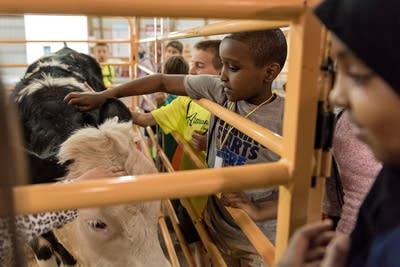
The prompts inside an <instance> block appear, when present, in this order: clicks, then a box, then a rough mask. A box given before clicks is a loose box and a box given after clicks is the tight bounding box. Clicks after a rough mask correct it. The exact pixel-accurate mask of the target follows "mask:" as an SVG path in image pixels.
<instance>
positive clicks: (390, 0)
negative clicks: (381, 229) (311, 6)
mask: <svg viewBox="0 0 400 267" xmlns="http://www.w3.org/2000/svg"><path fill="white" fill-rule="evenodd" d="M315 13H316V15H317V16H318V17H319V19H320V20H321V21H322V23H323V24H325V26H326V27H327V28H328V29H329V30H330V31H332V32H333V33H334V34H335V35H336V36H337V37H338V38H339V39H340V40H342V42H344V43H345V44H346V45H347V47H348V48H349V49H350V50H351V51H352V52H353V53H354V54H355V55H356V56H357V57H358V58H360V59H361V60H362V61H363V62H364V63H365V64H366V65H367V66H369V67H370V68H371V69H372V70H373V71H375V72H376V73H377V74H379V75H380V76H381V77H382V78H383V79H384V80H385V81H386V82H387V83H388V84H389V85H390V86H391V87H392V88H393V89H394V90H395V91H396V92H397V93H398V94H400V51H399V50H400V0H326V1H324V2H323V3H321V4H320V5H319V6H318V7H317V9H316V10H315Z"/></svg>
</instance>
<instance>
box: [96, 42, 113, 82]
mask: <svg viewBox="0 0 400 267" xmlns="http://www.w3.org/2000/svg"><path fill="white" fill-rule="evenodd" d="M108 54H109V50H108V46H107V44H106V43H96V45H95V46H94V48H93V55H94V57H95V58H96V60H97V62H98V63H99V64H101V63H106V62H107V57H108ZM100 68H101V74H102V75H103V83H104V85H105V86H106V87H111V86H112V84H113V82H114V80H115V68H114V67H113V66H110V65H100Z"/></svg>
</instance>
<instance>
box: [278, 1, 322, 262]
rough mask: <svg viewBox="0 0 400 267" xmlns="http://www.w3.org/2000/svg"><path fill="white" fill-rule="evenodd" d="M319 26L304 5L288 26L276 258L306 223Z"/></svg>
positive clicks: (312, 146) (312, 150)
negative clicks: (285, 170)
mask: <svg viewBox="0 0 400 267" xmlns="http://www.w3.org/2000/svg"><path fill="white" fill-rule="evenodd" d="M320 36H321V25H320V23H318V21H317V19H316V18H315V16H314V15H313V14H312V10H311V9H309V8H307V9H306V10H305V11H304V13H303V14H302V15H301V16H300V18H299V19H297V20H293V24H292V25H291V28H290V36H289V38H290V47H289V49H290V53H291V55H290V58H289V66H288V73H289V75H288V83H287V87H286V88H287V92H288V93H287V94H286V99H285V110H284V122H283V132H284V138H283V147H284V150H283V154H282V157H283V158H285V159H287V160H288V162H289V165H290V173H291V180H290V182H289V184H288V185H286V186H285V185H283V186H280V188H279V189H280V190H279V205H278V221H279V224H278V227H277V240H276V259H279V258H280V257H281V256H282V254H283V252H284V250H285V249H286V246H287V242H288V239H289V237H290V235H291V234H293V232H294V231H295V229H297V228H298V227H299V226H301V225H304V224H305V223H307V212H306V211H307V204H308V199H309V189H310V184H311V176H312V172H313V163H314V158H313V155H314V141H315V124H316V111H317V100H318V89H317V78H318V74H319V65H318V64H319V56H320V40H321V39H320Z"/></svg>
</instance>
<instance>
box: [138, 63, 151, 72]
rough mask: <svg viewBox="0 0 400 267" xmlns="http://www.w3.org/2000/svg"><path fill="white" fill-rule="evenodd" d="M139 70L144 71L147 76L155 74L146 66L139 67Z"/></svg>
mask: <svg viewBox="0 0 400 267" xmlns="http://www.w3.org/2000/svg"><path fill="white" fill-rule="evenodd" d="M137 67H138V68H139V69H141V70H143V71H144V72H146V73H147V74H154V73H155V72H154V71H152V70H151V69H148V68H146V67H145V66H142V65H139V64H138V66H137Z"/></svg>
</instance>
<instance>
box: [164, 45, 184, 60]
mask: <svg viewBox="0 0 400 267" xmlns="http://www.w3.org/2000/svg"><path fill="white" fill-rule="evenodd" d="M180 54H181V53H180V52H179V50H178V49H176V48H175V47H172V46H168V47H167V48H166V49H165V59H166V60H167V59H169V58H170V57H172V56H179V55H180Z"/></svg>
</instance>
